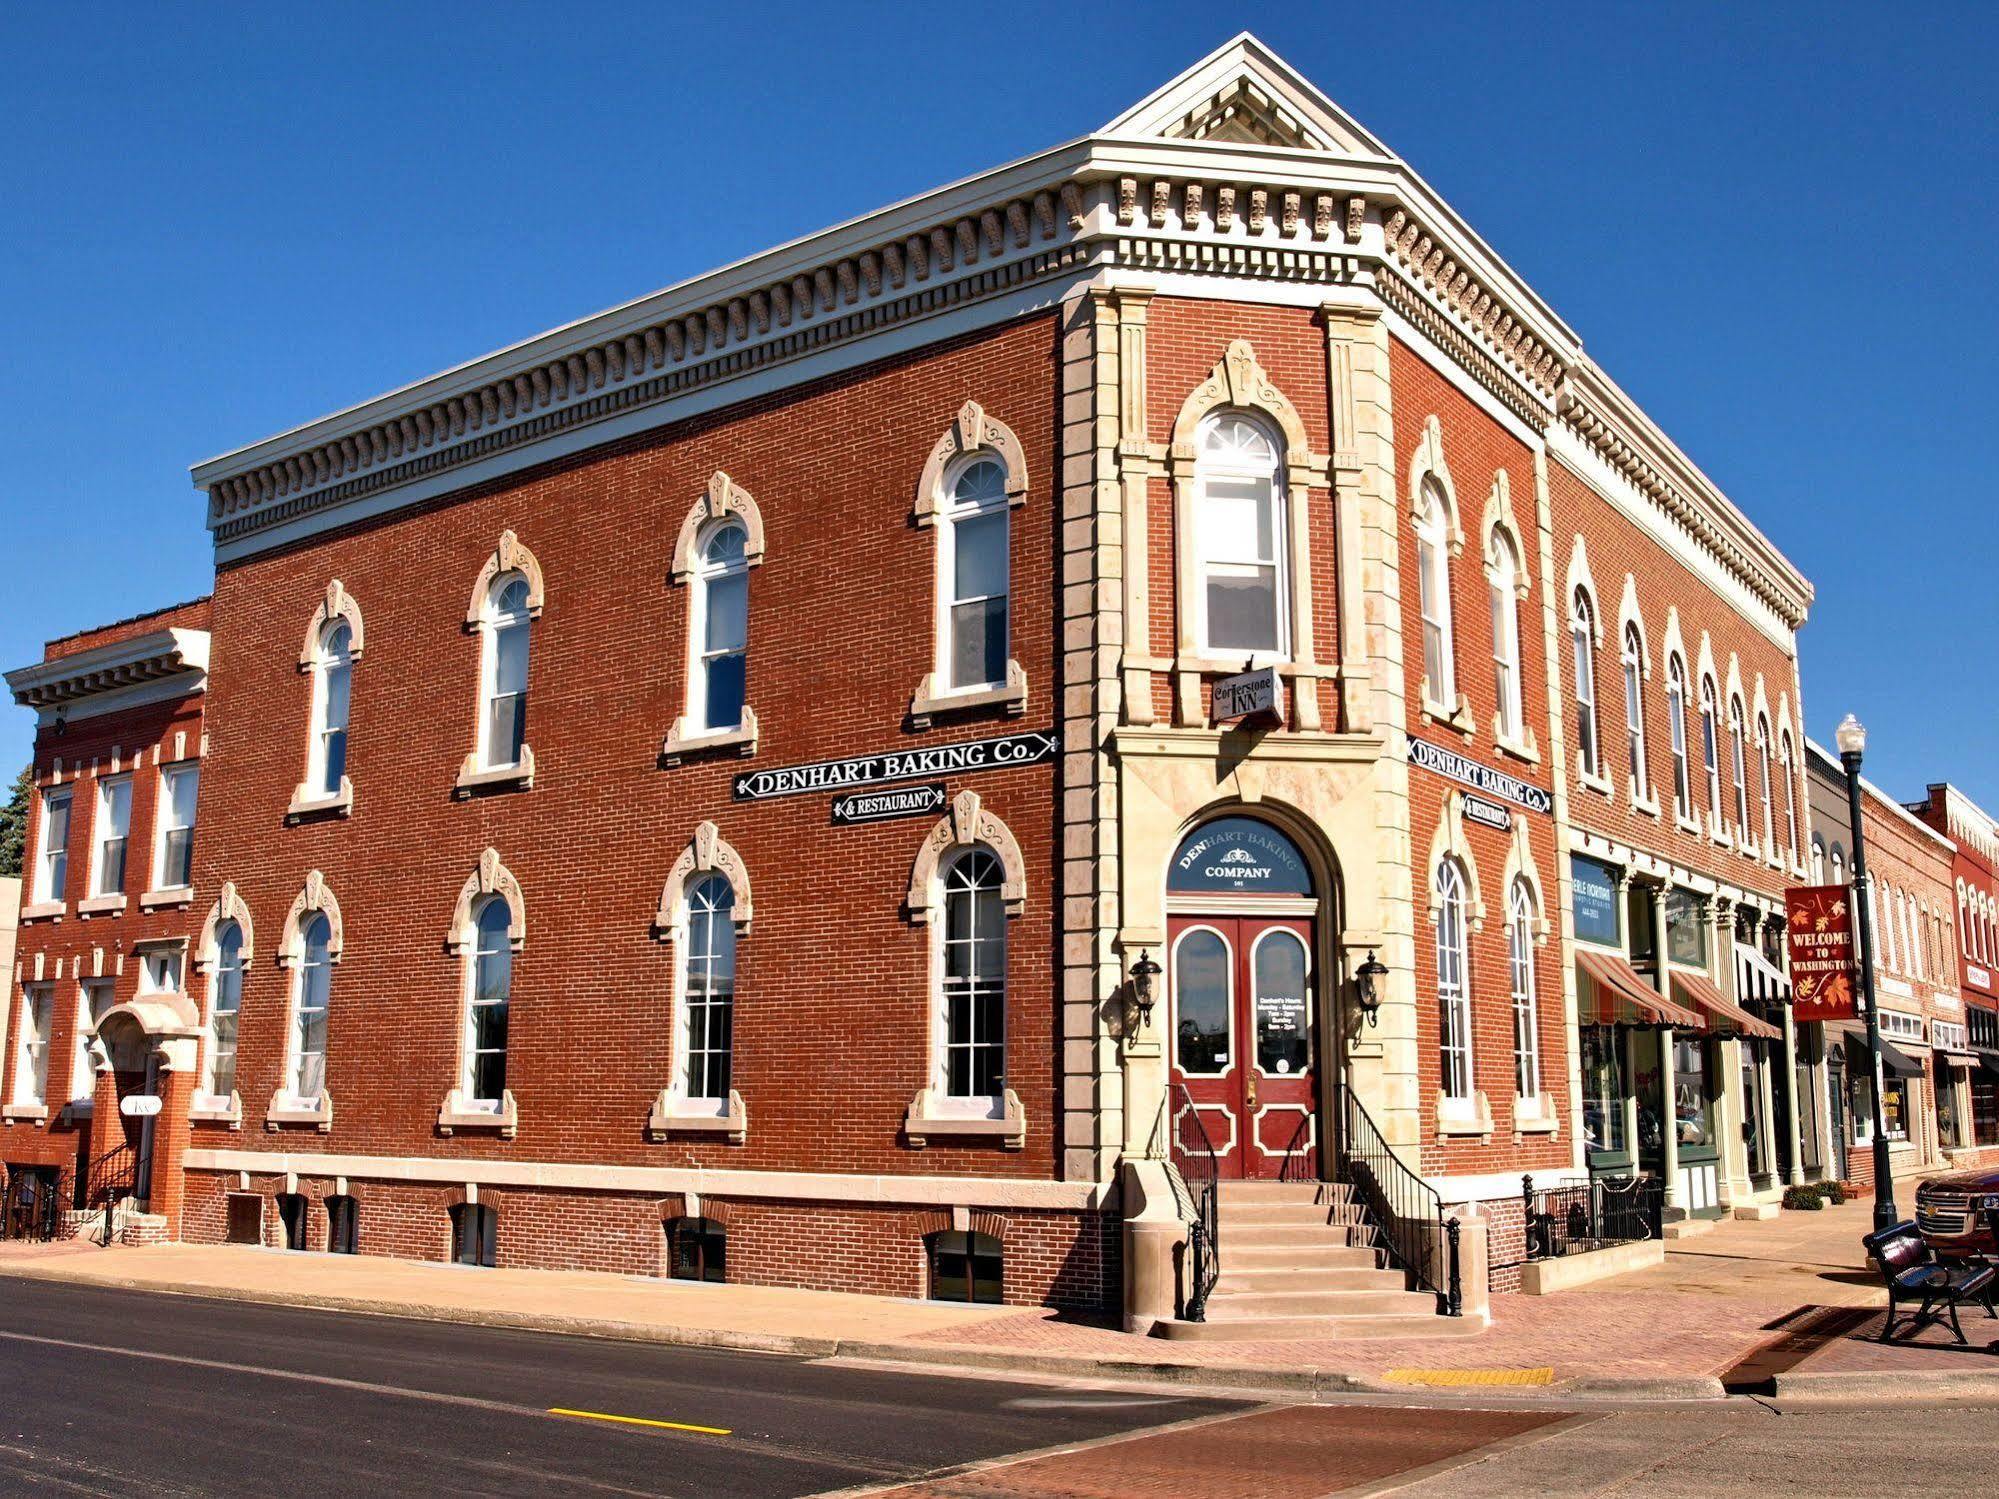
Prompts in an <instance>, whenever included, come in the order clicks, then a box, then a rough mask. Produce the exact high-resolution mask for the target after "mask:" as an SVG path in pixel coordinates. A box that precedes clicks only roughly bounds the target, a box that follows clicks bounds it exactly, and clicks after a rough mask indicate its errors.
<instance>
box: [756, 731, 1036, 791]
mask: <svg viewBox="0 0 1999 1499" xmlns="http://www.w3.org/2000/svg"><path fill="white" fill-rule="evenodd" d="M1055 745H1056V740H1055V732H1054V730H1052V729H1051V730H1049V731H1048V732H1047V733H1041V734H1008V735H1006V736H1004V737H1003V738H999V739H974V740H972V741H971V742H970V743H968V744H933V745H927V746H925V747H924V748H922V749H907V750H891V751H889V752H888V753H887V754H883V755H857V756H855V757H854V758H853V759H851V760H821V761H819V762H817V763H816V764H812V765H788V766H784V767H781V768H779V769H776V770H753V771H750V772H748V773H747V774H745V775H739V776H737V777H736V779H735V781H734V783H733V784H732V786H731V788H730V790H731V794H732V795H733V796H734V797H735V799H736V800H737V801H739V802H761V801H770V800H772V799H773V798H776V797H780V796H809V795H810V794H811V793H813V792H815V791H849V790H852V789H853V788H854V787H856V786H879V785H882V784H884V783H885V782H888V781H920V780H926V779H928V778H930V777H933V776H941V775H951V774H960V775H962V774H964V773H966V772H968V771H974V770H1010V769H1012V768H1013V767H1015V766H1017V765H1040V764H1042V763H1043V762H1044V761H1048V760H1053V759H1054V758H1055Z"/></svg>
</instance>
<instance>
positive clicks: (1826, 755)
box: [1805, 734, 1957, 853]
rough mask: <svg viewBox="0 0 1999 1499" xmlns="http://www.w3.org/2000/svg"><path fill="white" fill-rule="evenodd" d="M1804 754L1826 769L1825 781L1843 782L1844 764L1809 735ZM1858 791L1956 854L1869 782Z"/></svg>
mask: <svg viewBox="0 0 1999 1499" xmlns="http://www.w3.org/2000/svg"><path fill="white" fill-rule="evenodd" d="M1805 751H1806V753H1807V754H1810V755H1813V756H1816V757H1817V759H1818V761H1819V763H1820V764H1821V765H1823V766H1824V767H1825V772H1826V776H1827V778H1828V779H1829V780H1830V781H1832V783H1833V784H1834V785H1842V784H1844V783H1845V780H1846V762H1845V761H1843V760H1841V759H1840V757H1839V752H1838V751H1837V750H1829V749H1827V748H1826V747H1825V746H1824V745H1823V744H1820V743H1819V742H1818V741H1817V740H1816V739H1814V738H1812V736H1811V735H1809V734H1807V735H1806V736H1805ZM1860 789H1861V790H1862V791H1864V792H1866V793H1867V794H1868V795H1869V796H1871V797H1873V798H1874V800H1875V801H1876V802H1877V803H1879V804H1880V806H1881V809H1882V810H1883V811H1885V812H1886V813H1887V814H1888V815H1889V816H1890V817H1893V818H1895V819H1896V820H1897V821H1898V822H1901V823H1902V824H1903V825H1904V826H1906V827H1907V828H1909V830H1910V831H1912V832H1914V833H1916V834H1918V835H1919V836H1921V837H1923V838H1926V839H1928V840H1929V841H1930V842H1931V843H1934V844H1937V845H1939V846H1940V847H1943V848H1947V849H1949V850H1950V851H1951V852H1952V853H1956V852H1957V844H1956V843H1955V842H1953V841H1952V840H1951V839H1950V838H1948V837H1946V836H1945V835H1944V834H1942V833H1939V832H1938V831H1937V830H1936V829H1935V828H1933V827H1931V826H1930V825H1929V824H1928V823H1926V822H1924V821H1923V820H1922V819H1921V818H1920V817H1918V816H1916V814H1915V813H1913V812H1911V811H1910V810H1909V809H1908V808H1907V807H1905V806H1903V805H1902V804H1901V803H1900V802H1898V801H1896V800H1895V798H1894V797H1892V796H1890V795H1889V794H1888V793H1887V792H1885V791H1883V790H1882V789H1881V788H1880V787H1879V786H1877V785H1875V784H1874V783H1873V782H1872V781H1870V780H1868V779H1867V777H1866V776H1862V777H1861V778H1860Z"/></svg>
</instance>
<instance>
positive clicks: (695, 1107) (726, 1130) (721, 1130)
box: [646, 1080, 750, 1145]
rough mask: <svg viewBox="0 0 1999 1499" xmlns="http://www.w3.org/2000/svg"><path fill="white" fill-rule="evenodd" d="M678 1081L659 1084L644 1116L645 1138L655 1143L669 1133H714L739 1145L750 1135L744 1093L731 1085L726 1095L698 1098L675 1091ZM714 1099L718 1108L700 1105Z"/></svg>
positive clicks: (711, 1101) (748, 1115) (712, 1101)
mask: <svg viewBox="0 0 1999 1499" xmlns="http://www.w3.org/2000/svg"><path fill="white" fill-rule="evenodd" d="M679 1086H680V1085H679V1082H678V1081H677V1080H676V1081H675V1082H674V1083H673V1084H672V1085H671V1086H668V1087H665V1088H661V1089H660V1090H659V1096H658V1097H656V1098H655V1099H653V1102H652V1113H651V1114H649V1115H648V1116H647V1117H646V1138H647V1139H649V1140H651V1141H653V1142H654V1143H655V1144H657V1143H658V1142H659V1141H662V1140H664V1139H666V1138H667V1137H668V1136H669V1135H677V1134H714V1135H721V1136H722V1137H723V1138H724V1139H726V1140H727V1141H728V1142H729V1144H731V1145H741V1144H742V1143H743V1142H744V1141H745V1140H747V1139H748V1138H749V1134H750V1111H749V1109H748V1107H747V1106H746V1105H745V1104H744V1103H743V1095H742V1094H741V1093H739V1092H737V1091H736V1090H735V1089H734V1088H731V1089H730V1090H729V1096H728V1097H727V1098H726V1099H720V1100H712V1099H702V1100H699V1101H698V1102H697V1101H695V1100H692V1099H689V1098H687V1097H686V1096H685V1095H684V1094H682V1093H680V1092H679V1091H678V1089H679ZM709 1103H717V1104H719V1105H720V1106H719V1107H717V1108H703V1107H702V1105H703V1104H709Z"/></svg>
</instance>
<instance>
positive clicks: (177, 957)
mask: <svg viewBox="0 0 1999 1499" xmlns="http://www.w3.org/2000/svg"><path fill="white" fill-rule="evenodd" d="M186 959H187V954H186V952H185V951H183V950H182V948H181V947H180V946H179V945H178V944H168V943H155V944H152V945H149V946H145V947H141V948H140V949H139V993H140V994H142V995H149V994H179V993H180V992H181V989H182V986H183V984H184V983H185V978H186V967H185V965H186Z"/></svg>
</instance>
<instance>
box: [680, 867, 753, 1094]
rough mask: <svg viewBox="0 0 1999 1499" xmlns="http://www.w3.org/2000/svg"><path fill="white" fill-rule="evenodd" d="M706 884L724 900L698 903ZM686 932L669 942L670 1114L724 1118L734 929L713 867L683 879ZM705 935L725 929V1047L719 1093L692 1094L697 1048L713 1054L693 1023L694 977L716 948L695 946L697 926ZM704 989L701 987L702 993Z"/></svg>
mask: <svg viewBox="0 0 1999 1499" xmlns="http://www.w3.org/2000/svg"><path fill="white" fill-rule="evenodd" d="M710 886H718V887H720V888H721V889H723V890H726V891H727V892H728V904H727V905H726V906H724V905H721V904H713V905H704V904H703V903H702V902H703V895H702V892H703V891H704V890H706V889H708V888H709V887H710ZM685 898H686V902H687V916H686V922H687V935H686V938H685V940H683V941H681V942H679V943H676V944H675V948H676V950H675V953H674V960H675V969H676V972H675V974H674V993H673V1055H674V1094H673V1097H674V1107H675V1111H676V1112H681V1113H686V1114H713V1115H715V1116H716V1117H717V1118H724V1117H726V1116H727V1115H728V1113H729V1099H730V1093H731V1090H732V1089H733V1088H734V1086H735V1079H736V1058H735V1011H736V993H737V990H736V984H735V974H736V971H737V965H738V963H739V961H740V957H741V947H740V942H739V935H740V934H739V933H738V931H737V928H736V918H735V907H736V891H735V886H734V885H733V884H731V883H730V880H729V877H728V876H727V875H726V874H723V873H721V872H720V871H718V870H705V871H704V870H696V871H695V872H694V873H693V874H691V875H689V876H688V877H687V893H686V897H685ZM704 917H705V918H706V919H705V921H704V919H703V918H704ZM704 927H705V929H706V931H707V932H708V933H709V935H710V937H711V938H715V937H717V936H718V934H720V933H723V932H726V933H727V937H726V939H725V940H726V941H727V943H728V945H729V973H730V987H729V994H728V998H727V1001H726V1003H727V1006H728V1009H729V1040H730V1045H729V1048H728V1050H727V1051H725V1052H723V1053H721V1055H722V1077H723V1080H722V1085H721V1091H720V1092H719V1093H708V1092H704V1093H697V1092H695V1088H694V1060H695V1054H696V1052H697V1051H698V1052H699V1053H700V1054H701V1055H702V1056H703V1057H712V1056H714V1055H716V1050H715V1048H713V1047H709V1046H705V1045H702V1046H697V1045H696V1042H695V1027H694V1011H695V1008H696V1006H695V1001H694V979H695V974H696V972H697V971H701V972H705V973H707V974H709V976H710V977H711V978H712V975H713V970H714V966H715V963H716V961H717V958H718V956H719V952H720V949H719V947H716V948H702V947H700V946H699V938H698V936H697V933H699V932H700V931H702V930H703V929H704ZM704 992H707V991H704ZM714 1007H715V1001H714V998H713V995H712V993H710V994H709V997H708V998H707V999H706V1000H705V1001H704V1002H703V1005H702V1008H703V1009H709V1008H714Z"/></svg>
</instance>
